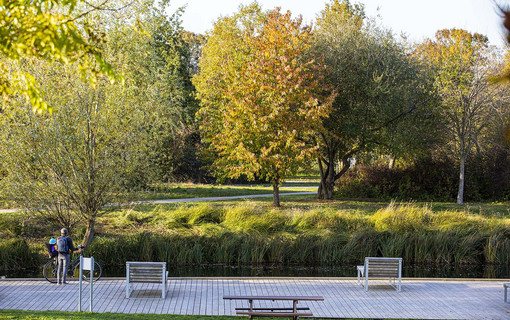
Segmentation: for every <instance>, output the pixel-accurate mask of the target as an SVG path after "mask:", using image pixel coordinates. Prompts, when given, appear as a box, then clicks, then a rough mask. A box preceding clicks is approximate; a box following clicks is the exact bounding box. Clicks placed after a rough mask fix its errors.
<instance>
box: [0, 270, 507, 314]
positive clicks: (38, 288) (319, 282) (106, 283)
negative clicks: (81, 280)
mask: <svg viewBox="0 0 510 320" xmlns="http://www.w3.org/2000/svg"><path fill="white" fill-rule="evenodd" d="M84 289H85V290H88V287H87V286H85V288H84ZM140 289H144V290H143V291H142V290H140ZM124 290H125V287H124V281H122V280H101V281H98V282H97V283H96V285H95V293H94V301H95V302H94V304H95V307H94V310H93V311H94V312H99V313H104V312H119V313H155V314H180V315H233V314H234V313H235V311H234V309H235V308H236V307H246V306H245V305H246V302H244V301H224V300H223V299H222V297H223V296H224V295H295V296H306V295H320V296H323V297H324V299H325V301H323V302H302V303H300V306H308V307H310V309H311V311H312V312H313V314H314V316H316V317H327V318H329V317H332V318H393V319H397V318H399V319H508V318H509V317H510V313H509V312H510V307H509V306H510V304H505V303H504V302H503V281H467V280H459V281H444V280H433V281H427V280H418V279H404V281H403V287H402V292H397V291H396V290H394V289H393V288H391V287H389V286H388V285H387V284H386V281H384V282H383V281H379V282H375V285H374V286H373V287H372V288H371V289H370V290H369V291H368V292H365V291H364V290H363V289H362V288H361V287H360V286H358V285H357V284H356V280H354V279H345V278H344V279H342V278H315V279H305V278H285V279H283V278H280V279H278V278H238V279H234V278H223V279H222V278H174V279H170V281H169V289H168V295H167V298H166V299H164V300H163V299H160V298H158V297H160V291H159V286H158V285H156V284H136V286H135V291H134V293H133V294H132V298H130V299H126V298H125V291H124ZM85 292H86V291H85ZM77 295H78V284H77V283H71V284H68V285H65V286H57V285H54V284H50V283H48V282H46V281H34V280H32V281H31V280H23V281H21V280H20V281H18V280H11V281H7V280H0V309H21V310H58V311H76V310H77ZM87 297H88V296H87V294H84V300H83V303H84V306H88V301H87ZM261 305H266V306H268V305H271V306H279V307H285V305H284V303H282V302H278V303H272V302H265V303H262V304H261Z"/></svg>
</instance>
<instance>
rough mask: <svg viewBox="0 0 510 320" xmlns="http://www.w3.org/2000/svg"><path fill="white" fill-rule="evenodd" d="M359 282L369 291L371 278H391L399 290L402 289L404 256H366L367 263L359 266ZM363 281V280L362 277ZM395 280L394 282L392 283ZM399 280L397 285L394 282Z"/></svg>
mask: <svg viewBox="0 0 510 320" xmlns="http://www.w3.org/2000/svg"><path fill="white" fill-rule="evenodd" d="M357 270H358V284H361V285H362V286H363V287H364V289H365V291H368V279H369V278H389V279H390V285H391V286H393V287H394V288H395V289H397V291H401V289H402V258H387V257H366V258H365V264H364V265H362V266H358V267H357ZM362 277H363V278H364V279H363V282H361V278H362ZM392 281H393V284H392ZM395 281H397V284H396V285H395V284H394V282H395Z"/></svg>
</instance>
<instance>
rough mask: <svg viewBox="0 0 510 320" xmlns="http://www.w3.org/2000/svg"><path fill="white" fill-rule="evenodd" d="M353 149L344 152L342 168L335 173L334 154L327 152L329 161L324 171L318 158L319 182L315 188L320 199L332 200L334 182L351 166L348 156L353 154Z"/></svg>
mask: <svg viewBox="0 0 510 320" xmlns="http://www.w3.org/2000/svg"><path fill="white" fill-rule="evenodd" d="M354 152H355V150H351V151H349V152H347V153H346V154H344V156H343V157H342V164H343V165H342V169H341V170H340V172H338V173H336V174H335V164H334V160H335V158H334V154H329V155H328V156H329V163H325V164H326V171H325V172H324V171H323V166H322V163H321V161H322V160H321V159H319V169H320V170H321V183H320V185H319V189H318V190H317V198H318V199H321V200H332V199H333V192H334V191H335V182H336V181H337V180H338V179H340V177H341V176H343V175H344V173H346V172H347V170H349V168H350V167H351V161H350V157H351V156H352V155H353V153H354Z"/></svg>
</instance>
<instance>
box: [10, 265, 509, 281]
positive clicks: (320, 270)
mask: <svg viewBox="0 0 510 320" xmlns="http://www.w3.org/2000/svg"><path fill="white" fill-rule="evenodd" d="M168 271H169V276H170V277H253V276H255V277H355V276H356V266H354V265H331V266H298V265H291V266H281V265H256V266H227V265H200V266H172V265H169V270H168ZM125 275H126V271H125V267H122V266H103V277H124V276H125ZM0 276H6V277H8V278H32V277H42V268H31V269H25V270H16V271H14V270H13V271H0ZM403 277H411V278H486V279H508V278H510V267H509V266H508V265H459V266H454V265H445V266H441V267H438V266H427V265H405V264H404V267H403Z"/></svg>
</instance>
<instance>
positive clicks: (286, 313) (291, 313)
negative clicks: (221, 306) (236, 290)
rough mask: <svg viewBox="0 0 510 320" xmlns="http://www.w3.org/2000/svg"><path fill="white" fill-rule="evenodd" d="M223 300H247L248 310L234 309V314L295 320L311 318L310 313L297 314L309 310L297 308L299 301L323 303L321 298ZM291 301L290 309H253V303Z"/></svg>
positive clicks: (229, 297)
mask: <svg viewBox="0 0 510 320" xmlns="http://www.w3.org/2000/svg"><path fill="white" fill-rule="evenodd" d="M223 299H224V300H248V304H249V307H248V308H236V314H240V315H247V316H248V317H249V319H253V317H292V319H294V320H297V319H299V317H300V316H307V317H311V316H313V313H311V312H299V311H304V310H310V308H308V307H303V308H298V306H297V305H298V302H299V301H324V298H323V297H321V296H224V297H223ZM255 300H261V301H264V300H265V301H292V308H276V307H264V308H254V307H253V301H255Z"/></svg>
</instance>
